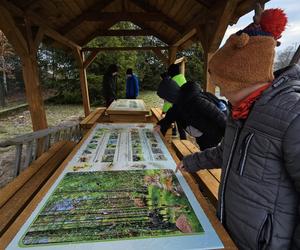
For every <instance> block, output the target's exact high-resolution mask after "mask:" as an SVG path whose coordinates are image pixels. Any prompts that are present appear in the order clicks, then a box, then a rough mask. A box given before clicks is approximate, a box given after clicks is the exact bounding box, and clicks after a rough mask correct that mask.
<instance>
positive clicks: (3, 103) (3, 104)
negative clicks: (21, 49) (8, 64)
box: [0, 56, 6, 107]
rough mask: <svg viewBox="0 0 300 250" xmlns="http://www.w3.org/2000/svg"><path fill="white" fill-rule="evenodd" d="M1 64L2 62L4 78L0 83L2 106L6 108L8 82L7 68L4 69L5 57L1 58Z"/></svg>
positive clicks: (0, 101) (0, 102)
mask: <svg viewBox="0 0 300 250" xmlns="http://www.w3.org/2000/svg"><path fill="white" fill-rule="evenodd" d="M0 58H1V62H2V72H3V73H2V78H3V79H1V81H0V106H1V107H4V106H6V101H5V96H6V95H5V81H6V74H5V68H4V66H5V65H4V57H3V56H1V57H0Z"/></svg>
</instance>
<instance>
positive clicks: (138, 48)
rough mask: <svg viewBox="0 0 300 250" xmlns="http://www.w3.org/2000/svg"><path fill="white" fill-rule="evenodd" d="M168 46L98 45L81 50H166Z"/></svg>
mask: <svg viewBox="0 0 300 250" xmlns="http://www.w3.org/2000/svg"><path fill="white" fill-rule="evenodd" d="M168 48H169V47H166V46H161V47H150V46H147V47H99V48H89V47H85V48H82V51H98V52H100V51H131V50H137V51H140V50H154V49H159V50H166V49H168Z"/></svg>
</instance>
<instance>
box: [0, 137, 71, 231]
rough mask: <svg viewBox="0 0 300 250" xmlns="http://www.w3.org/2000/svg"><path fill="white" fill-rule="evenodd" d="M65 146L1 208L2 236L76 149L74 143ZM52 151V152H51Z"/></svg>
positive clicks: (0, 224) (0, 227)
mask: <svg viewBox="0 0 300 250" xmlns="http://www.w3.org/2000/svg"><path fill="white" fill-rule="evenodd" d="M63 143H64V146H63V147H62V148H61V149H60V151H59V154H55V155H51V158H50V159H49V160H48V161H47V163H46V164H45V165H43V167H41V168H40V169H39V170H38V171H37V172H36V173H35V174H34V175H33V176H32V178H30V179H29V180H28V181H27V182H26V183H25V184H24V185H23V186H22V188H21V189H19V190H18V191H17V192H16V193H15V194H14V195H13V196H12V197H11V198H10V199H9V200H8V201H7V202H6V203H5V204H4V205H3V206H2V207H1V208H0V235H2V234H3V233H4V232H5V231H6V229H7V228H8V227H9V226H10V225H11V224H12V223H13V221H14V220H15V219H16V218H17V216H18V215H19V214H20V213H21V212H22V210H23V209H24V208H25V207H26V206H27V204H28V203H29V202H30V201H31V199H32V198H33V197H34V196H35V194H36V193H38V191H39V189H40V188H41V187H42V186H43V184H44V183H45V182H46V181H47V180H48V179H49V177H50V176H51V175H52V174H53V173H54V172H55V170H56V169H57V167H58V166H59V165H60V163H61V162H62V161H63V160H64V159H65V158H66V156H67V155H68V154H69V153H70V152H71V150H72V148H73V147H74V144H75V143H74V142H63ZM50 151H51V150H50Z"/></svg>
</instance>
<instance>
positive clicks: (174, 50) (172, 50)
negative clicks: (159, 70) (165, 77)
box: [169, 46, 178, 65]
mask: <svg viewBox="0 0 300 250" xmlns="http://www.w3.org/2000/svg"><path fill="white" fill-rule="evenodd" d="M177 50H178V47H174V46H173V47H170V49H169V65H171V64H172V63H174V62H175V60H176V53H177Z"/></svg>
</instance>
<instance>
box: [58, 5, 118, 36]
mask: <svg viewBox="0 0 300 250" xmlns="http://www.w3.org/2000/svg"><path fill="white" fill-rule="evenodd" d="M112 2H114V0H102V1H97V2H96V3H95V4H93V5H92V6H91V7H89V8H88V9H87V10H85V11H84V12H83V13H82V14H80V15H78V16H77V17H75V18H74V19H72V20H71V21H70V22H68V23H67V24H65V25H64V26H63V27H61V28H60V29H59V32H60V33H61V34H64V35H66V34H68V33H69V32H71V31H72V30H73V29H75V28H76V27H77V26H79V25H80V24H81V23H83V22H84V21H85V20H86V18H87V17H88V16H89V15H92V14H93V13H95V11H97V12H100V11H102V10H103V9H104V8H105V7H107V6H108V5H109V4H111V3H112Z"/></svg>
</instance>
